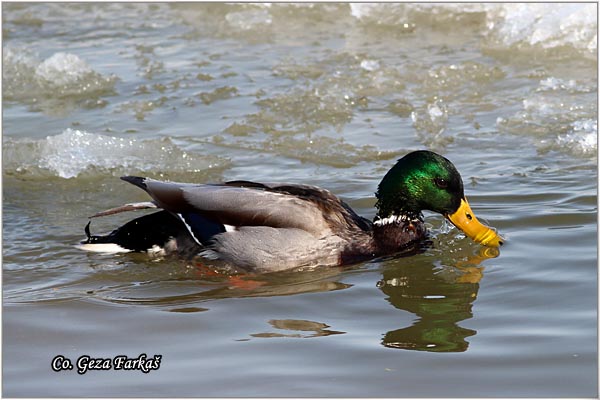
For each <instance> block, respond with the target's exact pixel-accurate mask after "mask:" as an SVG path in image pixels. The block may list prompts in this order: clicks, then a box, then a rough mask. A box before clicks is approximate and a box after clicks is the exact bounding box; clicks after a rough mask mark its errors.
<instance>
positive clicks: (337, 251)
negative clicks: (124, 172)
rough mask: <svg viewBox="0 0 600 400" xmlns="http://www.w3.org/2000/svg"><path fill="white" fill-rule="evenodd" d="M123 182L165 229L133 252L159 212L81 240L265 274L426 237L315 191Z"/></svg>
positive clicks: (245, 184) (335, 261) (243, 184)
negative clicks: (139, 192)
mask: <svg viewBox="0 0 600 400" xmlns="http://www.w3.org/2000/svg"><path fill="white" fill-rule="evenodd" d="M122 179H123V180H125V181H127V182H130V183H132V184H134V185H136V186H138V187H140V188H142V189H144V190H145V191H146V192H147V193H148V194H149V195H150V196H151V197H152V199H153V204H154V205H155V206H156V207H158V208H162V209H164V210H166V211H167V212H168V213H169V214H171V216H172V217H173V218H172V221H171V222H169V225H171V226H170V228H169V229H168V230H165V231H164V233H161V234H160V235H158V236H156V237H155V236H152V237H151V238H150V239H148V240H147V242H148V243H143V244H142V245H138V246H136V247H135V248H133V246H131V245H130V244H129V243H128V240H129V238H130V237H131V236H132V235H138V236H139V234H140V233H138V232H137V230H138V228H136V227H137V226H138V225H139V226H140V227H141V226H142V225H143V226H144V228H143V229H144V231H145V232H146V231H147V229H148V228H147V227H146V226H149V225H151V224H152V222H153V218H155V219H158V218H159V217H160V218H162V219H163V220H164V219H165V218H168V216H167V215H164V214H165V213H164V212H159V213H156V214H151V215H148V216H145V217H141V218H139V220H141V221H140V222H139V223H138V222H136V220H134V221H131V222H130V223H129V224H128V225H125V226H123V227H121V228H119V229H120V230H121V231H119V230H116V231H114V232H113V233H112V234H111V235H112V236H111V235H107V236H90V235H89V233H88V240H87V242H86V243H92V244H93V243H98V242H99V241H104V242H108V241H111V242H116V243H118V244H119V245H120V246H122V247H124V248H126V249H132V250H138V251H139V250H140V248H139V247H144V246H147V247H150V246H157V245H158V246H161V247H164V248H166V249H167V251H168V252H177V253H179V254H180V255H190V254H198V255H200V256H202V257H205V258H208V259H213V260H220V261H221V262H224V263H226V264H228V265H231V266H235V267H237V268H241V269H243V270H246V271H255V272H266V271H269V272H270V271H279V270H286V269H291V268H296V267H304V266H317V265H324V266H333V265H342V264H348V263H351V262H356V261H359V260H362V259H367V258H372V257H374V256H377V255H382V254H387V253H391V252H397V251H399V250H402V249H403V248H404V249H407V250H408V247H411V246H407V244H414V243H415V242H416V241H418V239H420V238H421V237H422V236H423V235H424V233H425V231H424V227H423V226H422V223H419V222H420V221H408V220H400V219H398V220H397V221H393V223H392V224H387V225H381V226H377V224H375V225H374V224H373V223H372V222H371V221H369V220H367V219H365V218H362V217H360V216H359V215H357V214H356V213H355V212H354V211H353V210H352V209H351V208H350V207H349V206H348V205H347V204H346V203H344V202H343V201H341V200H340V199H339V198H338V197H336V196H335V195H333V194H332V193H331V192H329V191H327V190H325V189H321V188H318V187H315V186H309V185H296V184H286V183H255V182H249V181H233V182H227V183H224V184H218V185H207V184H188V183H175V182H162V181H157V180H153V179H149V178H140V177H130V176H128V177H123V178H122ZM126 209H127V210H129V209H131V208H130V207H129V208H126ZM102 214H105V213H100V215H102ZM161 224H163V225H165V222H164V221H161ZM415 224H416V226H417V229H414V227H415ZM128 226H129V227H128ZM140 229H141V228H140ZM384 229H385V230H386V231H389V230H390V229H392V231H393V232H396V233H397V237H396V236H395V235H394V234H391V235H390V234H389V233H390V232H388V234H386V235H385V237H386V238H387V239H388V241H391V242H390V243H385V240H384V241H383V242H382V241H381V240H380V241H379V242H380V243H376V241H375V240H374V237H379V236H381V235H377V232H378V230H384ZM134 231H135V232H134ZM393 232H392V233H393ZM186 235H187V236H188V238H186ZM157 237H158V239H157ZM153 242H165V243H164V244H165V245H164V246H162V245H161V243H153ZM387 245H389V246H387Z"/></svg>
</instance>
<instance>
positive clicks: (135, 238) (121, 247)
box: [77, 211, 202, 257]
mask: <svg viewBox="0 0 600 400" xmlns="http://www.w3.org/2000/svg"><path fill="white" fill-rule="evenodd" d="M90 223H91V221H90V222H88V224H87V225H86V226H85V229H84V230H85V234H86V237H87V239H86V240H84V241H82V242H81V243H80V244H79V245H78V246H77V247H79V248H80V249H82V250H86V251H93V252H101V253H124V252H147V253H149V254H153V255H166V254H171V253H176V254H178V255H181V256H185V257H191V256H193V255H195V254H197V253H198V252H199V251H200V250H201V249H202V246H201V245H200V244H198V243H197V241H196V240H194V239H193V238H192V237H191V236H190V233H189V230H188V228H187V227H186V226H185V225H184V224H183V222H182V221H181V219H180V218H178V217H177V216H175V215H173V214H171V213H170V212H168V211H159V212H156V213H153V214H148V215H144V216H143V217H139V218H136V219H134V220H132V221H129V222H128V223H126V224H125V225H123V226H121V227H119V228H117V229H115V230H114V231H112V232H111V233H109V234H107V235H92V234H91V233H90Z"/></svg>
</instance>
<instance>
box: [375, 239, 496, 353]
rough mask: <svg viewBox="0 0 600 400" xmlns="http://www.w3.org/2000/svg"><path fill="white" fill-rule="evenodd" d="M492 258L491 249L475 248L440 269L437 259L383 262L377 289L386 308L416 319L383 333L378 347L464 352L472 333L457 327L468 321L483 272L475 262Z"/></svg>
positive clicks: (493, 255)
mask: <svg viewBox="0 0 600 400" xmlns="http://www.w3.org/2000/svg"><path fill="white" fill-rule="evenodd" d="M497 255H498V253H497V250H496V251H493V249H481V250H480V253H478V254H476V255H471V256H467V257H466V258H465V259H464V260H463V261H460V262H455V263H454V264H447V265H444V260H442V261H440V260H439V259H437V260H436V261H434V262H433V263H431V262H429V263H424V262H423V261H424V260H423V259H420V260H419V259H411V260H410V261H408V262H407V260H403V259H397V260H392V261H390V262H388V263H386V266H385V269H384V270H383V278H382V279H381V280H380V281H379V282H378V283H377V287H379V289H380V290H381V291H382V292H383V293H384V294H385V295H386V296H387V298H386V300H387V301H389V302H390V304H391V305H393V306H394V307H395V308H398V309H400V310H405V311H409V312H411V313H413V314H415V315H416V316H417V317H418V319H417V320H416V321H415V322H414V323H413V325H411V326H408V327H404V328H400V329H396V330H393V331H389V332H387V333H385V335H384V337H383V339H382V341H381V343H382V345H383V346H385V347H388V348H395V349H404V350H417V351H429V352H464V351H466V350H467V349H468V347H469V342H468V341H467V340H466V338H467V337H469V336H473V335H475V334H476V333H477V331H475V330H472V329H468V328H464V327H461V326H460V322H462V321H465V320H467V319H469V318H472V317H473V302H474V301H475V300H476V299H477V294H478V292H479V281H480V280H481V278H482V277H483V270H484V267H483V266H481V265H480V263H481V262H482V261H484V260H486V259H488V258H493V257H497ZM455 259H456V258H455Z"/></svg>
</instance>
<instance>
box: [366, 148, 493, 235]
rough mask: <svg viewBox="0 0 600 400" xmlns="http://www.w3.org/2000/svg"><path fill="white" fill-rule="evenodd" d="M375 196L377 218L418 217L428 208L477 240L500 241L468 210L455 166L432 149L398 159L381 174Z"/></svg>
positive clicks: (469, 208) (461, 183)
mask: <svg viewBox="0 0 600 400" xmlns="http://www.w3.org/2000/svg"><path fill="white" fill-rule="evenodd" d="M376 195H377V209H378V212H377V217H378V218H380V219H384V218H388V217H390V216H393V215H395V216H401V215H408V216H418V215H420V214H421V211H422V210H430V211H434V212H438V213H440V214H442V215H443V216H444V217H446V218H447V219H448V220H450V222H452V223H453V224H454V225H455V226H456V227H457V228H459V229H460V230H462V231H463V232H464V233H465V234H466V235H467V236H469V237H470V238H471V239H473V240H475V241H476V242H479V243H481V244H484V245H487V246H496V247H497V246H500V245H501V244H502V242H503V240H502V238H501V237H500V236H498V234H497V233H496V232H495V231H493V230H492V229H490V228H489V227H487V226H485V225H483V224H481V223H480V222H479V221H478V220H477V218H476V217H475V214H473V211H471V207H470V206H469V203H468V202H467V199H466V198H465V194H464V188H463V182H462V179H461V177H460V174H459V173H458V171H457V170H456V167H454V165H453V164H452V163H451V162H450V161H449V160H447V159H446V158H444V157H442V156H440V155H439V154H436V153H433V152H431V151H426V150H421V151H415V152H412V153H409V154H407V155H406V156H404V157H403V158H401V159H400V160H398V162H397V163H396V165H394V166H393V167H392V169H390V170H389V171H388V173H387V174H386V175H385V176H384V177H383V180H382V181H381V183H380V184H379V188H378V189H377V194H376Z"/></svg>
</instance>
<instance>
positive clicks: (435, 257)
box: [2, 3, 598, 397]
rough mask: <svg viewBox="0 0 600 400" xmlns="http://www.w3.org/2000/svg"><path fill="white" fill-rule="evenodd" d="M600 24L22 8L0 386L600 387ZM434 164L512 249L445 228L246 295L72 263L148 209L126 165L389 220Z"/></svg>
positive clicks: (563, 7) (10, 71) (516, 13)
mask: <svg viewBox="0 0 600 400" xmlns="http://www.w3.org/2000/svg"><path fill="white" fill-rule="evenodd" d="M596 7H597V6H596V5H595V4H557V3H553V4H551V5H547V4H486V5H480V4H447V5H439V4H437V5H433V4H387V5H381V4H351V5H348V4H318V5H311V4H304V5H291V4H272V5H250V4H238V5H226V4H138V3H136V4H127V3H119V4H59V3H54V4H19V3H6V4H3V22H4V24H3V37H4V46H3V74H4V75H3V106H4V114H3V124H2V125H3V150H4V151H3V196H4V197H3V312H4V313H3V388H4V392H3V395H5V396H21V397H22V396H26V397H36V396H122V397H129V396H175V397H179V396H214V397H220V396H239V397H246V396H251V397H255V396H282V397H286V396H287V397H289V396H294V397H306V396H363V397H372V396H373V397H378V396H392V397H406V396H410V397H422V396H424V397H457V396H458V397H467V396H476V397H487V396H502V397H512V396H521V397H522V396H525V397H528V396H531V397H534V396H543V397H551V396H552V397H554V396H569V397H592V396H596V395H597V390H598V386H597V373H598V365H597V97H596V96H597V87H598V82H597V73H596V72H597V34H596V31H597V20H596V15H597V10H596ZM423 148H427V149H431V150H434V151H437V152H439V153H441V154H443V155H445V156H446V157H447V158H449V159H451V160H452V161H453V162H454V163H455V164H456V166H457V168H458V169H459V171H460V172H461V174H462V176H463V180H464V182H465V190H466V194H467V196H468V198H469V201H470V203H471V206H472V207H473V209H474V211H475V213H476V214H477V215H478V217H479V218H480V219H484V220H485V221H486V222H487V223H489V224H490V225H492V226H494V227H496V228H497V229H499V231H500V232H501V233H502V234H503V235H504V236H505V237H506V239H507V243H506V245H505V246H504V247H503V248H502V249H501V251H500V253H499V254H497V253H493V252H491V253H490V252H489V251H488V252H485V251H484V249H482V248H481V247H480V246H478V245H476V244H474V243H473V242H471V241H470V240H468V239H466V238H464V236H463V235H462V234H460V233H459V232H458V231H457V230H456V229H454V228H451V227H449V226H448V225H447V224H445V223H444V221H443V219H442V217H441V216H439V215H433V214H427V215H426V217H427V224H428V226H429V228H430V230H431V234H432V240H433V243H434V245H433V248H431V249H430V250H428V251H427V252H425V253H423V254H420V255H416V256H413V257H409V258H400V259H394V258H390V259H383V260H374V261H371V262H366V263H363V264H359V265H355V266H351V267H349V268H343V269H342V268H332V269H317V270H313V271H298V272H287V273H280V274H273V275H263V276H250V277H243V278H237V279H235V280H227V279H225V278H223V277H218V276H216V277H215V276H210V275H207V274H206V271H201V270H199V269H198V268H196V267H195V266H193V265H186V264H185V263H182V262H179V261H177V260H160V259H159V260H150V259H148V258H147V257H145V256H142V255H117V256H115V255H101V254H88V253H84V252H81V251H79V250H77V249H75V248H74V247H73V245H74V244H76V243H77V242H78V241H79V240H81V239H83V238H84V237H85V236H84V233H83V227H84V226H85V224H86V223H87V216H89V215H91V214H93V213H95V212H97V211H100V210H103V209H107V208H110V207H114V206H117V205H121V204H124V203H126V202H133V201H146V200H147V198H146V196H145V195H144V193H143V192H142V191H140V190H136V189H135V188H134V187H131V186H130V185H128V184H126V183H124V182H121V181H120V180H119V179H118V177H119V176H121V175H124V174H142V175H147V176H151V177H154V178H162V179H172V180H179V181H193V182H216V181H221V180H234V179H253V180H257V181H261V180H265V181H268V180H273V179H274V178H276V180H287V181H290V182H303V183H310V184H315V185H319V186H323V187H326V188H328V189H330V190H332V191H333V192H335V193H337V194H339V195H340V196H341V197H342V198H344V199H345V200H346V201H347V202H348V203H349V204H350V205H351V206H352V207H353V208H354V209H355V210H357V212H358V213H359V214H361V215H364V216H366V217H369V218H371V217H373V214H374V210H373V205H374V202H375V199H374V195H373V193H374V191H375V190H376V187H377V184H378V183H379V181H380V179H381V177H382V176H383V175H384V174H385V172H386V171H387V170H388V169H389V168H390V166H391V165H392V164H393V163H394V160H395V159H397V158H399V157H401V156H402V155H404V154H405V153H407V152H408V151H411V150H416V149H423ZM128 217H131V215H129V216H128V215H117V216H112V217H106V218H103V219H98V220H97V221H95V222H94V225H93V227H92V228H93V230H94V232H98V233H100V232H105V231H108V230H110V229H112V228H114V227H115V226H118V225H119V224H121V223H123V222H124V221H126V220H127V218H128ZM141 354H146V355H147V357H148V358H152V357H154V356H155V355H161V356H162V360H161V364H160V368H159V369H158V370H153V371H150V372H149V373H147V374H145V373H143V372H141V371H138V370H134V371H123V370H115V369H112V370H110V371H88V372H87V373H85V374H83V375H79V374H77V372H76V370H68V371H61V372H54V371H52V369H51V362H52V360H53V359H54V358H55V357H56V356H57V355H63V356H65V357H66V358H69V359H71V360H72V361H73V363H75V362H76V361H77V359H78V358H79V357H80V356H83V355H89V356H91V357H95V358H104V359H106V358H111V359H112V358H113V357H116V356H118V355H126V356H128V357H130V358H137V357H139V356H140V355H141Z"/></svg>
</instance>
